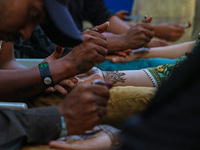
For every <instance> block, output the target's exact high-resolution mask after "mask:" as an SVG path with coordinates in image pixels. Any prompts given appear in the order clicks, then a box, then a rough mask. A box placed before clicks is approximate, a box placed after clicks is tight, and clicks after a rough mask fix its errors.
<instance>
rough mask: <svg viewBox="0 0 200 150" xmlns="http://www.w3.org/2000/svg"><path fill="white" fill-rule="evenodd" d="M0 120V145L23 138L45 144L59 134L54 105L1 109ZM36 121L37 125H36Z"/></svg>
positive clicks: (30, 141) (56, 112)
mask: <svg viewBox="0 0 200 150" xmlns="http://www.w3.org/2000/svg"><path fill="white" fill-rule="evenodd" d="M49 114H51V115H49ZM0 120H1V125H0V128H1V133H0V134H1V136H0V137H1V140H0V145H4V144H8V145H9V143H11V142H13V141H16V140H19V141H20V140H23V141H24V142H26V143H29V144H30V143H32V144H34V143H37V144H39V143H43V144H45V143H48V142H49V141H50V140H52V139H56V138H58V137H59V134H60V126H61V123H60V114H59V111H58V110H57V109H56V107H45V108H35V109H27V110H23V111H10V110H4V109H1V110H0ZM38 123H39V125H37V124H38ZM49 131H51V133H49ZM13 133H14V134H13ZM46 135H48V136H46ZM0 147H1V146H0Z"/></svg>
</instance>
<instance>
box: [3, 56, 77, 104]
mask: <svg viewBox="0 0 200 150" xmlns="http://www.w3.org/2000/svg"><path fill="white" fill-rule="evenodd" d="M61 64H62V65H61ZM72 67H73V66H72ZM49 68H50V72H51V75H52V78H53V81H54V83H55V84H56V83H59V82H60V81H61V80H63V79H66V78H69V77H72V76H73V75H74V73H76V70H77V69H76V68H75V67H74V69H73V68H71V66H70V65H69V64H68V62H67V61H66V60H63V59H61V60H56V61H52V62H49ZM68 70H70V71H68ZM0 83H1V86H0V91H1V92H0V96H1V100H3V101H7V100H14V101H16V100H18V99H22V98H28V97H31V96H35V95H36V94H39V93H41V92H43V91H44V90H45V89H46V86H45V85H44V83H43V81H42V79H41V75H40V71H39V68H38V67H34V68H30V69H20V70H1V71H0Z"/></svg>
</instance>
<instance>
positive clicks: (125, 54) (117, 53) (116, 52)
mask: <svg viewBox="0 0 200 150" xmlns="http://www.w3.org/2000/svg"><path fill="white" fill-rule="evenodd" d="M131 52H132V50H131V49H126V50H121V51H114V52H111V53H109V55H117V56H122V57H126V56H127V55H128V54H129V53H131ZM107 56H108V55H107ZM107 56H106V57H107Z"/></svg>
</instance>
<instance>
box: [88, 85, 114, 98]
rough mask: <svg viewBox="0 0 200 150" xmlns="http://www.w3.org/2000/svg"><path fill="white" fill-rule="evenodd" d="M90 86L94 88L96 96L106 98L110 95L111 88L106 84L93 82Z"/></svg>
mask: <svg viewBox="0 0 200 150" xmlns="http://www.w3.org/2000/svg"><path fill="white" fill-rule="evenodd" d="M90 87H91V89H92V92H93V93H94V94H95V95H96V96H100V97H104V98H106V99H108V98H109V97H110V93H109V90H108V88H107V86H106V85H105V84H103V85H98V84H93V85H90Z"/></svg>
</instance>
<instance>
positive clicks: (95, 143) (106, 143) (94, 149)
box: [49, 131, 111, 150]
mask: <svg viewBox="0 0 200 150" xmlns="http://www.w3.org/2000/svg"><path fill="white" fill-rule="evenodd" d="M49 146H50V147H54V148H57V149H73V150H105V149H110V147H111V140H110V138H109V136H108V135H107V134H106V133H105V132H103V131H101V132H98V133H96V134H95V136H94V137H93V138H91V139H85V140H76V141H73V142H70V143H67V142H65V141H51V142H50V143H49Z"/></svg>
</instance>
